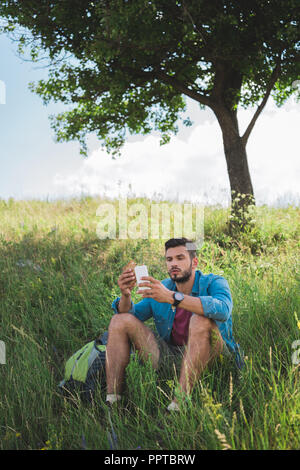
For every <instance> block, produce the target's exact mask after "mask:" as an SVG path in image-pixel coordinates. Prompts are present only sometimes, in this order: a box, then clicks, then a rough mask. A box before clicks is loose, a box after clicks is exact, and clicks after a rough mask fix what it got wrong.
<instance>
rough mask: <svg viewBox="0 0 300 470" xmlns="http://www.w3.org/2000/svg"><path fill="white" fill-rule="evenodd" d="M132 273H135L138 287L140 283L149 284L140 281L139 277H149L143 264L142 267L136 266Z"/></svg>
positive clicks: (142, 288)
mask: <svg viewBox="0 0 300 470" xmlns="http://www.w3.org/2000/svg"><path fill="white" fill-rule="evenodd" d="M134 272H135V277H136V282H137V285H139V283H140V282H149V281H146V280H145V279H141V277H143V276H149V274H148V269H147V266H146V265H145V264H143V265H142V266H136V267H135V268H134ZM139 289H140V290H144V289H149V287H139Z"/></svg>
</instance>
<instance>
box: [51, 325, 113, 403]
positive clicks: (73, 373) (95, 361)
mask: <svg viewBox="0 0 300 470" xmlns="http://www.w3.org/2000/svg"><path fill="white" fill-rule="evenodd" d="M107 337H108V332H107V331H106V332H105V333H103V335H102V336H101V338H100V339H99V338H98V339H96V340H93V341H90V342H89V343H87V344H85V345H84V346H83V347H82V348H81V349H79V350H78V351H76V352H75V353H74V354H73V355H72V356H71V357H70V358H69V359H68V360H67V362H66V364H65V375H64V379H63V380H62V381H61V382H60V383H59V384H58V387H59V391H60V393H61V394H62V395H63V396H65V397H69V398H70V397H71V396H72V395H75V394H76V395H77V394H79V397H80V398H81V399H82V400H83V401H84V402H87V403H90V402H91V401H92V399H93V397H94V394H95V390H96V385H97V384H98V383H100V384H101V385H102V386H105V356H106V343H107Z"/></svg>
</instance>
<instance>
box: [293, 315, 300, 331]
mask: <svg viewBox="0 0 300 470" xmlns="http://www.w3.org/2000/svg"><path fill="white" fill-rule="evenodd" d="M294 317H295V319H296V322H297V327H298V330H300V320H298V315H297V312H294Z"/></svg>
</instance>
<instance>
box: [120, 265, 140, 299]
mask: <svg viewBox="0 0 300 470" xmlns="http://www.w3.org/2000/svg"><path fill="white" fill-rule="evenodd" d="M135 285H136V277H135V273H134V270H133V269H126V270H125V271H124V272H123V273H122V274H121V276H120V277H119V279H118V286H119V288H120V290H121V293H122V295H124V296H125V297H130V295H131V291H132V289H133V288H134V287H135Z"/></svg>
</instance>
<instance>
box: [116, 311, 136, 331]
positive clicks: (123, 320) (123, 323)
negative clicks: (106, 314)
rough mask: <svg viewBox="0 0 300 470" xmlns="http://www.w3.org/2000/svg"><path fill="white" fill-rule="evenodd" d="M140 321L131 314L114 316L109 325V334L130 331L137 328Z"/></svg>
mask: <svg viewBox="0 0 300 470" xmlns="http://www.w3.org/2000/svg"><path fill="white" fill-rule="evenodd" d="M139 322H140V320H139V319H138V318H136V317H135V316H134V315H132V314H131V313H118V314H116V315H114V316H113V317H112V318H111V320H110V323H109V327H108V332H110V331H115V330H122V331H126V332H127V331H128V330H130V329H131V328H133V327H136V326H137V325H138V323H139Z"/></svg>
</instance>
